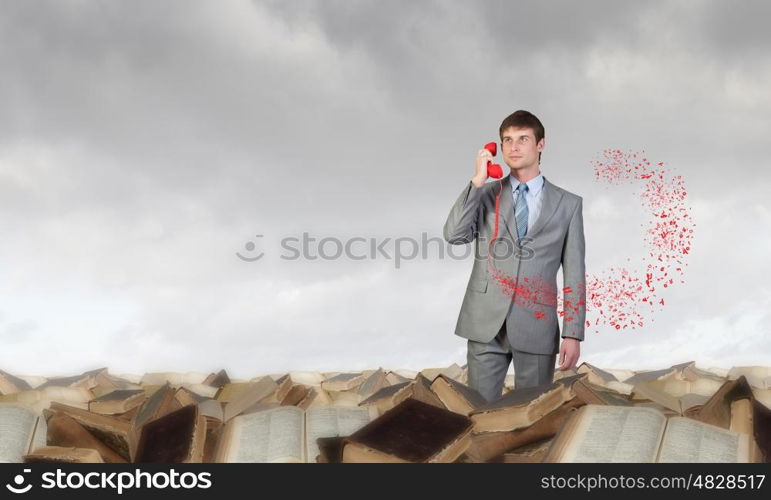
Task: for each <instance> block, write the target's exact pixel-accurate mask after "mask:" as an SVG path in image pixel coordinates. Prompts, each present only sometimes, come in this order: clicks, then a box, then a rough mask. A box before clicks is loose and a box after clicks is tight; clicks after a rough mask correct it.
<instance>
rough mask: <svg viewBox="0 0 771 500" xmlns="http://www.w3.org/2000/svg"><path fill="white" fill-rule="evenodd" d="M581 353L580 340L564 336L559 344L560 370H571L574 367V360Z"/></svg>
mask: <svg viewBox="0 0 771 500" xmlns="http://www.w3.org/2000/svg"><path fill="white" fill-rule="evenodd" d="M580 355H581V341H580V340H578V339H571V338H568V337H566V338H564V339H562V344H561V345H560V371H565V370H571V369H573V368H575V367H576V361H578V357H579V356H580Z"/></svg>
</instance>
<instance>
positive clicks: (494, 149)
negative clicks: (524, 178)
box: [485, 142, 503, 179]
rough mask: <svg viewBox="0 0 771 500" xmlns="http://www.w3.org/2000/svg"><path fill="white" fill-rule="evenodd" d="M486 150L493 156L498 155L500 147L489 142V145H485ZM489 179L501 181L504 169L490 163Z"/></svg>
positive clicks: (488, 165) (488, 166) (488, 169)
mask: <svg viewBox="0 0 771 500" xmlns="http://www.w3.org/2000/svg"><path fill="white" fill-rule="evenodd" d="M485 149H486V150H488V151H489V152H490V154H491V155H493V156H495V155H496V154H498V145H497V144H496V143H494V142H488V143H487V144H485ZM487 177H492V178H493V179H500V178H501V177H503V169H502V168H501V166H500V165H499V164H497V163H493V162H491V161H488V162H487Z"/></svg>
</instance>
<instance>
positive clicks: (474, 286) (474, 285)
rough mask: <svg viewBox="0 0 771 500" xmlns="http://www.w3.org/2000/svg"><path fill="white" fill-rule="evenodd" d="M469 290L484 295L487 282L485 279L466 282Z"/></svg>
mask: <svg viewBox="0 0 771 500" xmlns="http://www.w3.org/2000/svg"><path fill="white" fill-rule="evenodd" d="M468 288H469V290H474V291H475V292H480V293H486V292H487V280H486V279H481V280H480V279H472V280H469V282H468Z"/></svg>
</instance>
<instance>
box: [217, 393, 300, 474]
mask: <svg viewBox="0 0 771 500" xmlns="http://www.w3.org/2000/svg"><path fill="white" fill-rule="evenodd" d="M233 424H234V425H235V427H234V432H233V445H232V447H231V451H230V453H229V454H228V456H227V457H226V461H227V462H248V463H267V462H304V461H305V456H304V455H305V450H304V444H305V443H304V439H303V436H304V434H305V418H304V415H303V411H302V410H301V409H299V408H297V407H294V406H281V407H278V408H273V409H271V410H265V411H261V412H258V413H249V414H246V415H240V416H238V417H235V418H234V419H233Z"/></svg>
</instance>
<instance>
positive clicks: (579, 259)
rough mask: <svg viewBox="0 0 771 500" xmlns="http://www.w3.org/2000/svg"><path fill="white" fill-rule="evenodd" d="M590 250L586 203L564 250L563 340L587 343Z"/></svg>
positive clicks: (575, 217)
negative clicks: (585, 332) (587, 274)
mask: <svg viewBox="0 0 771 500" xmlns="http://www.w3.org/2000/svg"><path fill="white" fill-rule="evenodd" d="M585 254H586V247H585V242H584V218H583V199H582V198H579V201H578V206H577V207H576V209H575V210H574V211H573V216H572V217H571V219H570V225H569V226H568V232H567V235H566V236H565V243H564V246H563V248H562V276H563V286H564V288H563V294H564V295H563V304H564V311H565V314H564V316H563V317H562V335H561V336H562V338H566V337H569V338H574V339H578V340H584V326H585V324H586V264H585Z"/></svg>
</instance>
